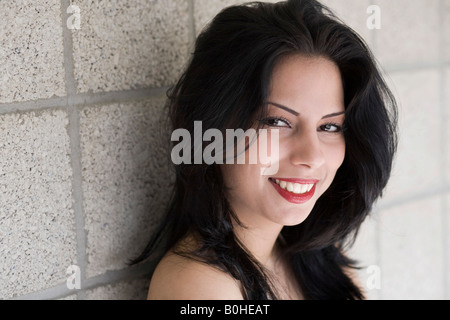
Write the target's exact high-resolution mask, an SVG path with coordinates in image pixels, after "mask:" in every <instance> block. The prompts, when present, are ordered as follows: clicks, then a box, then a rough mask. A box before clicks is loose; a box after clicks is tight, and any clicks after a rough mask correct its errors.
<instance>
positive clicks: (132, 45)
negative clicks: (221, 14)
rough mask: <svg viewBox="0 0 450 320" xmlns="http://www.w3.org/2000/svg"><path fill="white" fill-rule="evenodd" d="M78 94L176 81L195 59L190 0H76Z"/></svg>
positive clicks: (74, 38) (74, 39) (75, 56)
mask: <svg viewBox="0 0 450 320" xmlns="http://www.w3.org/2000/svg"><path fill="white" fill-rule="evenodd" d="M73 3H74V4H75V5H78V6H79V8H80V15H81V24H80V26H81V29H80V30H75V29H74V30H73V31H72V33H73V35H72V37H73V49H74V52H73V59H74V74H75V81H76V83H77V90H78V92H88V91H92V92H107V91H118V90H129V89H136V88H143V87H161V86H167V85H171V84H172V83H173V82H175V81H176V79H177V78H178V77H179V76H180V73H181V70H182V68H183V66H184V64H185V62H186V61H187V58H188V57H189V49H190V42H189V41H190V34H189V28H188V25H189V22H188V1H187V0H175V1H167V0H150V1H149V0H120V1H119V0H114V1H113V0H111V1H97V0H76V1H73Z"/></svg>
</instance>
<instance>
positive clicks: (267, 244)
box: [234, 221, 282, 269]
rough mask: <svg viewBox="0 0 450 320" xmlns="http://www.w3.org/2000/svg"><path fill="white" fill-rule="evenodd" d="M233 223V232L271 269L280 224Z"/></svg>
mask: <svg viewBox="0 0 450 320" xmlns="http://www.w3.org/2000/svg"><path fill="white" fill-rule="evenodd" d="M242 222H243V225H244V226H240V225H238V224H237V223H235V224H234V232H235V234H236V236H237V238H238V239H239V240H240V241H241V243H242V244H243V245H244V246H245V248H246V249H247V250H248V251H249V252H250V253H251V254H252V255H253V257H255V258H256V260H258V262H259V263H261V264H262V265H263V266H264V267H266V268H268V269H272V267H273V266H274V264H275V263H276V260H277V239H278V236H279V235H280V232H281V229H282V226H279V225H273V224H267V225H264V226H261V225H259V226H251V225H247V224H246V223H245V222H244V221H242Z"/></svg>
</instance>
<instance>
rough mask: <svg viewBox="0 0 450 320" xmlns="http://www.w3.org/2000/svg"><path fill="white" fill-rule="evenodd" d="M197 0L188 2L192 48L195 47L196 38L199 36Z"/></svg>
mask: <svg viewBox="0 0 450 320" xmlns="http://www.w3.org/2000/svg"><path fill="white" fill-rule="evenodd" d="M194 13H195V0H189V2H188V18H189V26H188V28H189V33H190V42H191V46H192V48H194V45H195V40H196V38H197V28H196V23H195V14H194Z"/></svg>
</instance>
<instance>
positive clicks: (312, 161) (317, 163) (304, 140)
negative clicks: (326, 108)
mask: <svg viewBox="0 0 450 320" xmlns="http://www.w3.org/2000/svg"><path fill="white" fill-rule="evenodd" d="M291 150H292V151H291V155H290V160H291V163H292V164H294V165H296V166H303V167H307V168H310V169H316V168H319V167H321V166H322V165H323V164H324V163H325V156H324V153H323V149H322V144H321V141H320V140H319V137H318V135H317V131H316V130H308V131H304V132H299V133H298V134H297V135H296V136H295V138H294V139H293V141H292V145H291Z"/></svg>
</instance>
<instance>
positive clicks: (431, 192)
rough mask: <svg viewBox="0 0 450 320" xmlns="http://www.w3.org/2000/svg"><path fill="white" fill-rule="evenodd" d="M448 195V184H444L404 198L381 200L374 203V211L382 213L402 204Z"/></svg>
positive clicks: (449, 186)
mask: <svg viewBox="0 0 450 320" xmlns="http://www.w3.org/2000/svg"><path fill="white" fill-rule="evenodd" d="M447 193H450V184H448V183H447V184H446V185H443V186H437V187H431V188H428V189H427V190H424V191H417V192H414V193H411V194H408V195H406V196H400V197H398V198H395V199H392V200H389V201H386V202H383V201H382V200H380V201H379V203H376V204H375V206H374V210H378V211H382V210H388V209H392V208H394V207H398V206H401V205H404V204H408V203H413V202H416V201H421V200H424V199H427V198H431V197H435V196H438V195H442V196H443V195H445V194H447Z"/></svg>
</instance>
